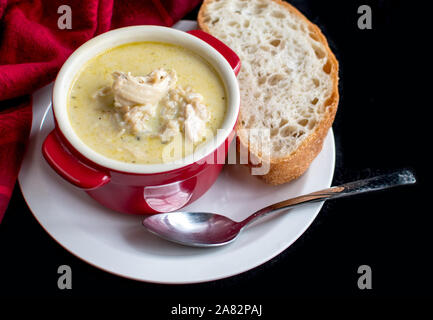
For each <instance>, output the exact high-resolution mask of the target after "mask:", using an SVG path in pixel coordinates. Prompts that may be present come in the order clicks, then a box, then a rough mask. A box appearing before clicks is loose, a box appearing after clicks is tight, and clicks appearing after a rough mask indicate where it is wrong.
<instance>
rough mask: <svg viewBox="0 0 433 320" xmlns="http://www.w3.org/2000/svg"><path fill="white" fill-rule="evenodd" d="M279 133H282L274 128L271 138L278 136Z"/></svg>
mask: <svg viewBox="0 0 433 320" xmlns="http://www.w3.org/2000/svg"><path fill="white" fill-rule="evenodd" d="M278 132H280V129H279V128H272V129H271V138H272V137H275V136H276V135H277V134H278Z"/></svg>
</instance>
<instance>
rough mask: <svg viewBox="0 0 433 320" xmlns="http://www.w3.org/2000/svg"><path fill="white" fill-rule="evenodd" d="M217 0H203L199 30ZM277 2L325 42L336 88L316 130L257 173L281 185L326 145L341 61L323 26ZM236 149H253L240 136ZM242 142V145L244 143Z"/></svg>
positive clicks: (333, 114) (306, 164)
mask: <svg viewBox="0 0 433 320" xmlns="http://www.w3.org/2000/svg"><path fill="white" fill-rule="evenodd" d="M213 1H215V0H204V1H203V4H202V6H201V7H200V11H199V14H198V18H197V22H198V26H199V28H200V29H202V30H203V31H205V32H208V33H210V32H209V31H210V30H209V28H208V26H207V25H206V23H205V22H204V16H205V12H206V10H207V6H208V5H209V3H211V2H213ZM269 1H273V2H276V3H278V4H279V5H281V6H282V7H283V8H285V9H286V10H288V11H290V12H291V13H293V14H295V15H297V16H298V17H299V18H301V19H303V20H304V21H305V22H307V24H308V29H309V31H310V32H313V33H314V34H315V35H316V36H317V38H318V39H319V41H320V42H321V43H322V44H323V45H324V47H325V49H326V51H327V57H328V61H329V63H330V64H331V72H330V76H331V79H332V82H333V89H332V94H331V96H330V98H329V99H328V100H327V101H326V102H325V104H324V105H325V108H327V109H326V112H325V114H324V116H323V119H322V120H321V121H320V122H319V123H318V124H317V126H316V128H315V130H314V131H313V132H312V133H310V134H309V135H308V137H307V138H306V139H305V140H304V141H302V142H301V144H300V145H299V147H298V148H297V149H296V150H294V151H293V152H292V153H291V154H289V155H287V156H285V157H281V158H271V159H270V164H269V172H268V173H267V174H265V175H258V176H257V177H259V178H260V179H262V180H263V181H264V182H266V183H268V184H272V185H278V184H282V183H286V182H289V181H291V180H294V179H296V178H298V177H300V176H301V175H302V174H303V173H304V172H305V171H306V170H307V169H308V167H309V166H310V164H311V162H312V161H313V160H314V158H316V156H317V155H318V154H319V153H320V151H321V150H322V147H323V142H324V140H325V137H326V135H327V134H328V131H329V128H331V126H332V123H333V122H334V118H335V114H336V112H337V107H338V101H339V92H338V79H339V78H338V61H337V59H336V57H335V55H334V53H333V52H332V51H331V49H330V48H329V45H328V41H327V40H326V37H325V36H324V35H323V33H322V31H321V30H320V28H319V27H318V26H317V25H315V24H314V23H312V22H311V21H310V20H308V19H307V18H306V17H305V16H304V15H303V14H302V13H301V12H300V11H299V10H297V9H296V8H295V7H293V6H292V5H291V4H289V3H287V2H285V1H282V0H269ZM241 128H242V126H241V124H240V122H239V121H238V123H237V125H236V130H239V129H241ZM236 144H237V150H238V152H239V150H240V148H241V147H245V148H248V152H252V151H251V149H250V147H249V145H248V141H242V139H241V138H240V137H239V135H238V136H237V138H236ZM241 145H242V146H241ZM247 165H248V166H249V167H250V171H251V168H252V167H253V164H252V163H251V162H250V163H248V164H247Z"/></svg>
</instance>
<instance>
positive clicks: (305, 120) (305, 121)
mask: <svg viewBox="0 0 433 320" xmlns="http://www.w3.org/2000/svg"><path fill="white" fill-rule="evenodd" d="M298 124H299V125H301V126H303V127H305V126H306V125H307V124H308V119H302V120H299V121H298Z"/></svg>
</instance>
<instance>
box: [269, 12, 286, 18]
mask: <svg viewBox="0 0 433 320" xmlns="http://www.w3.org/2000/svg"><path fill="white" fill-rule="evenodd" d="M272 16H273V17H275V18H278V19H284V18H285V17H286V15H285V14H284V13H282V12H279V11H273V12H272Z"/></svg>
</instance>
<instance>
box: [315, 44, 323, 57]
mask: <svg viewBox="0 0 433 320" xmlns="http://www.w3.org/2000/svg"><path fill="white" fill-rule="evenodd" d="M313 49H314V53H315V54H316V57H317V58H318V59H323V58H324V57H325V51H323V50H322V49H320V48H319V47H316V46H313Z"/></svg>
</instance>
